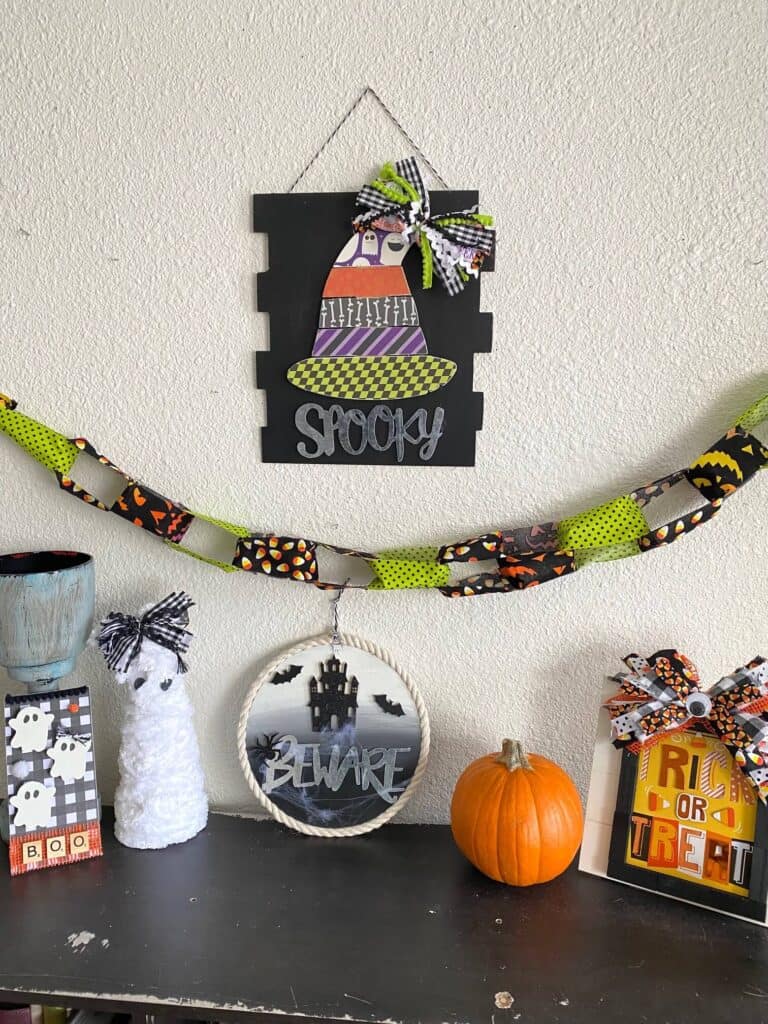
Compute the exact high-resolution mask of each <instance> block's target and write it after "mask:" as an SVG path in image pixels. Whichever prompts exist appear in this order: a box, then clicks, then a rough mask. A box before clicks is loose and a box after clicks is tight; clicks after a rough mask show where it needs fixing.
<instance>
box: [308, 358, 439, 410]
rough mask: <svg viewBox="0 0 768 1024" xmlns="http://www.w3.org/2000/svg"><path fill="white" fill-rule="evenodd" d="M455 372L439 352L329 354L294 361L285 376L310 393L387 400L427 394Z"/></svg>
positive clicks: (331, 396) (330, 396)
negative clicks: (370, 354)
mask: <svg viewBox="0 0 768 1024" xmlns="http://www.w3.org/2000/svg"><path fill="white" fill-rule="evenodd" d="M455 373H456V364H455V363H452V362H451V361H450V359H441V358H439V356H330V357H318V358H315V359H303V360H302V361H301V362H300V363H294V364H293V366H292V367H291V368H290V369H289V370H288V380H289V381H290V382H291V384H294V385H295V386H296V387H297V388H301V389H302V391H311V392H312V394H313V395H326V396H328V397H329V398H349V399H363V400H366V399H367V400H371V401H373V400H381V401H387V400H390V399H394V398H417V397H419V396H420V395H428V394H430V393H431V392H432V391H437V390H438V389H439V388H441V387H443V386H444V385H445V384H447V383H448V381H449V380H451V378H452V377H453V375H454V374H455Z"/></svg>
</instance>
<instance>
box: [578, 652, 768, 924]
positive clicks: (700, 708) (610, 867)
mask: <svg viewBox="0 0 768 1024" xmlns="http://www.w3.org/2000/svg"><path fill="white" fill-rule="evenodd" d="M625 662H626V664H627V666H628V668H629V669H630V671H629V672H626V673H622V674H621V675H619V676H616V677H615V678H614V680H613V681H612V682H613V690H614V693H613V694H612V695H611V697H610V698H609V699H608V700H607V701H606V703H605V707H606V708H607V710H608V715H607V716H605V717H604V718H603V719H602V720H601V725H600V730H599V733H598V742H597V747H596V750H595V758H594V762H593V767H592V782H591V785H590V791H589V799H588V801H587V823H586V830H585V835H584V843H583V846H582V854H581V861H580V866H581V868H582V869H583V870H586V871H591V872H594V873H596V874H602V875H605V876H606V877H608V878H613V879H615V880H617V881H622V882H628V883H629V884H631V885H635V886H639V887H641V888H644V889H652V890H655V891H656V892H659V893H662V894H664V895H667V896H673V897H675V898H677V899H681V900H686V901H688V902H691V903H698V904H701V905H702V906H705V907H709V908H711V909H713V910H720V911H722V912H724V913H728V914H733V915H735V916H738V917H744V918H747V919H749V920H753V921H757V922H759V923H761V924H765V923H766V916H767V914H768V909H767V906H766V896H767V894H768V860H767V858H766V855H767V854H768V809H767V808H766V805H765V802H764V801H765V796H766V793H767V792H768V715H766V709H767V708H768V662H766V661H765V660H763V659H762V658H755V659H754V660H753V661H751V662H750V663H749V664H748V665H745V666H744V667H743V668H740V669H737V670H736V671H735V672H734V673H732V675H730V676H725V677H724V678H723V679H721V680H720V681H719V682H718V683H716V684H715V685H714V686H713V687H711V688H709V689H702V688H701V686H700V680H699V675H698V672H697V670H696V668H695V666H694V665H693V664H692V663H691V662H690V661H689V660H688V658H686V657H685V655H682V654H680V653H679V652H677V651H672V650H665V651H658V652H657V653H656V654H654V655H653V656H652V657H650V658H648V659H647V660H646V659H645V658H640V657H638V656H637V655H630V656H629V657H628V658H626V659H625ZM616 683H618V684H619V689H618V692H615V687H616Z"/></svg>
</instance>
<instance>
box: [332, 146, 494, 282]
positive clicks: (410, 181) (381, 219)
mask: <svg viewBox="0 0 768 1024" xmlns="http://www.w3.org/2000/svg"><path fill="white" fill-rule="evenodd" d="M357 205H358V206H362V207H364V208H365V209H364V212H363V213H360V214H358V216H357V217H355V219H354V221H353V222H352V223H353V225H354V227H355V228H356V229H357V230H358V231H364V230H365V229H366V228H369V227H373V228H377V227H379V228H384V229H385V230H386V231H399V232H400V233H401V234H402V235H403V237H404V238H405V239H406V240H407V241H411V240H412V239H411V236H414V238H415V240H416V241H417V242H418V244H419V248H420V249H421V261H422V284H423V285H424V287H425V288H431V287H432V277H433V273H434V274H437V276H438V278H439V279H440V281H441V283H442V285H443V286H444V288H445V289H446V291H447V292H448V294H449V295H458V293H459V292H460V291H462V289H463V288H464V286H465V284H466V283H467V281H468V280H469V279H470V277H477V276H478V275H479V273H480V268H481V266H482V264H483V260H484V259H485V258H486V256H490V255H491V253H492V252H493V248H494V245H495V241H496V233H495V231H494V229H493V227H492V226H491V225H492V224H493V218H492V217H489V216H487V215H485V214H482V213H478V211H477V207H472V208H471V209H469V210H457V211H456V212H455V213H440V214H436V215H435V216H432V214H431V211H430V204H429V192H428V191H427V189H426V187H425V185H424V181H423V179H422V177H421V171H420V170H419V165H418V164H417V163H416V161H415V160H414V159H413V158H412V157H409V158H408V159H406V160H398V162H397V163H396V164H395V166H394V167H393V166H392V165H391V164H385V165H384V167H382V169H381V172H380V174H379V177H378V178H376V179H375V180H374V181H373V182H371V184H370V185H364V186H363V188H362V189H361V190H360V191H359V192H358V194H357Z"/></svg>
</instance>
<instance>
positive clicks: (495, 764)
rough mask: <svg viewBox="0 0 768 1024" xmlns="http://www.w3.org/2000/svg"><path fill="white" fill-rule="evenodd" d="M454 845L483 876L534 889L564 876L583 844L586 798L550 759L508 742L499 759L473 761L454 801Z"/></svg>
mask: <svg viewBox="0 0 768 1024" xmlns="http://www.w3.org/2000/svg"><path fill="white" fill-rule="evenodd" d="M451 829H452V831H453V838H454V839H455V840H456V845H457V846H458V847H459V849H460V850H461V852H462V853H463V854H464V856H465V857H466V858H467V860H469V861H470V862H471V863H472V864H474V865H475V867H476V868H477V869H478V870H479V871H482V872H483V874H485V875H488V876H489V877H490V878H495V879H496V881H497V882H506V883H507V885H535V884H536V883H537V882H548V881H550V880H551V879H552V878H556V877H557V875H559V874H561V873H562V872H563V871H565V869H566V868H567V867H568V865H569V864H570V863H571V861H572V860H573V858H574V856H575V855H576V851H577V850H578V848H579V844H580V843H581V837H582V834H583V831H584V820H583V814H582V809H581V799H580V797H579V793H578V790H577V789H576V787H575V786H574V784H573V782H572V781H571V779H570V777H569V776H568V775H566V773H565V772H564V771H563V769H562V768H560V767H558V765H556V764H555V763H554V762H553V761H548V760H547V758H546V757H540V756H539V755H538V754H530V755H528V756H526V755H525V754H524V753H523V751H522V748H521V747H520V744H519V743H516V742H515V741H512V740H505V741H504V750H503V751H502V753H501V754H488V755H486V756H485V757H481V758H479V760H477V761H473V762H472V764H471V765H469V767H468V768H466V769H465V771H464V772H463V773H462V775H461V776H460V777H459V781H458V782H457V783H456V788H455V790H454V792H453V800H452V802H451Z"/></svg>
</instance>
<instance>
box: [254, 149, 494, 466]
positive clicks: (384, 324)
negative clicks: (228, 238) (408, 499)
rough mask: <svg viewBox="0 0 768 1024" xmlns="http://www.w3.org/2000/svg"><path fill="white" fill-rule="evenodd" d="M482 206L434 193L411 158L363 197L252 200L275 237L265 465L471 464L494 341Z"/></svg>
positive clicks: (264, 287) (263, 365)
mask: <svg viewBox="0 0 768 1024" xmlns="http://www.w3.org/2000/svg"><path fill="white" fill-rule="evenodd" d="M476 204H477V193H474V192H450V191H449V192H433V193H431V194H430V193H429V192H428V191H427V189H426V188H425V186H424V183H423V181H422V178H421V174H420V172H419V169H418V167H417V165H416V162H415V161H414V160H404V161H401V162H399V163H398V164H397V165H396V167H395V168H392V167H390V166H389V165H387V166H386V167H385V168H384V169H383V170H382V173H381V175H380V177H379V178H377V179H376V180H375V181H374V182H373V184H372V185H370V186H368V185H367V186H365V187H364V188H363V189H362V190H361V192H360V193H358V195H357V197H355V196H354V195H352V194H347V193H322V194H315V195H265V196H258V195H257V196H254V230H255V231H257V232H264V233H266V234H267V235H268V236H269V270H268V271H266V272H265V273H263V274H260V275H259V281H258V307H259V310H260V311H262V312H267V313H269V314H270V324H269V334H270V348H269V351H268V352H259V353H258V356H257V374H258V386H259V387H260V388H263V389H264V390H265V391H266V393H267V424H266V426H265V427H263V428H262V458H263V460H264V461H265V462H309V463H322V462H332V463H345V462H346V463H369V464H370V463H373V464H383V465H387V464H394V465H397V464H398V463H401V464H410V465H473V464H474V457H475V432H476V431H477V430H479V429H480V427H481V425H482V396H481V395H480V394H477V393H475V392H473V390H472V359H473V354H474V353H475V352H487V351H489V350H490V347H491V316H490V314H487V313H480V311H479V305H480V288H479V281H478V278H479V273H480V270H481V268H483V267H484V265H485V269H488V267H489V263H490V257H491V256H492V253H493V245H494V233H493V229H492V228H491V226H490V218H488V217H485V216H483V215H482V214H479V213H478V212H477V206H476ZM350 221H351V229H350ZM433 285H434V286H433Z"/></svg>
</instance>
